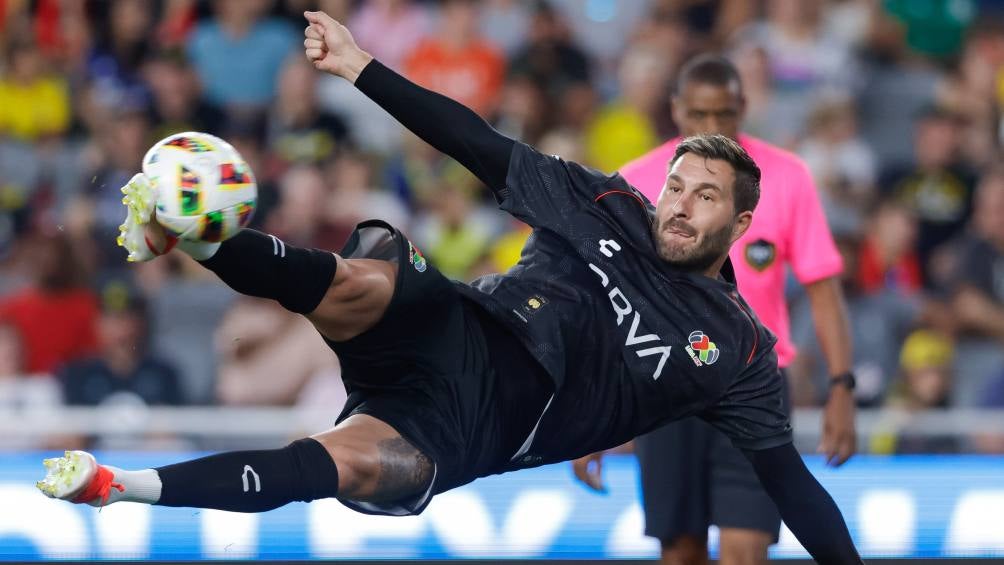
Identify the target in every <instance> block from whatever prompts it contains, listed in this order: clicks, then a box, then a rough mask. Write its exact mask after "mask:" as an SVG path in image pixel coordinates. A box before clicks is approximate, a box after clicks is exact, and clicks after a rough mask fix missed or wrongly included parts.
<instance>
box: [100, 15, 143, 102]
mask: <svg viewBox="0 0 1004 565" xmlns="http://www.w3.org/2000/svg"><path fill="white" fill-rule="evenodd" d="M92 6H94V7H95V9H96V10H98V14H97V18H96V20H97V22H98V25H97V26H96V29H97V30H98V31H99V32H100V34H99V35H98V37H97V44H96V45H95V48H94V50H93V52H92V53H91V54H90V57H89V58H88V61H87V78H88V80H89V82H90V85H91V87H92V88H94V89H95V91H96V93H97V95H98V96H99V98H100V99H101V100H102V103H103V104H104V105H105V106H109V107H117V106H123V105H128V106H130V107H132V108H145V107H146V106H147V105H148V103H149V98H150V94H149V88H148V86H147V84H146V83H145V82H144V81H143V80H142V78H143V77H142V76H141V73H140V70H141V67H142V63H143V61H144V60H145V59H146V57H147V56H148V55H149V53H150V50H151V44H152V38H153V35H154V34H153V14H152V12H151V10H150V7H149V6H148V5H147V3H146V2H143V1H142V0H114V1H113V2H102V3H94V4H92Z"/></svg>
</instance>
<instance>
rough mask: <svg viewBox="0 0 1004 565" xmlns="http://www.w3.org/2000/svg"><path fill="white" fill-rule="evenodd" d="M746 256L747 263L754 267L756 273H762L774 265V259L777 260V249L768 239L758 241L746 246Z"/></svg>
mask: <svg viewBox="0 0 1004 565" xmlns="http://www.w3.org/2000/svg"><path fill="white" fill-rule="evenodd" d="M744 255H745V257H746V263H748V264H749V266H750V267H753V269H754V270H755V271H760V272H762V271H764V270H766V269H767V267H770V266H771V265H773V264H774V259H776V258H777V248H776V247H774V244H773V243H771V242H769V241H767V240H766V239H758V240H756V241H751V242H750V243H747V244H746V251H745V253H744Z"/></svg>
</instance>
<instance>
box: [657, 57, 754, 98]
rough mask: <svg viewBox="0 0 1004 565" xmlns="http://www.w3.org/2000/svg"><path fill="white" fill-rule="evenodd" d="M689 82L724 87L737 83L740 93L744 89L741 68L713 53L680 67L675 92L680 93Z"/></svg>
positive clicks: (675, 93)
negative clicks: (740, 74)
mask: <svg viewBox="0 0 1004 565" xmlns="http://www.w3.org/2000/svg"><path fill="white" fill-rule="evenodd" d="M688 82H697V83H701V84H711V85H714V86H720V87H723V88H727V87H728V86H730V85H732V84H735V85H736V86H738V87H739V92H740V93H742V91H743V81H742V79H741V78H739V70H738V69H736V66H735V65H733V64H732V61H729V60H728V59H726V58H725V57H722V56H721V55H714V54H711V53H705V54H703V55H698V56H696V57H694V58H693V59H691V60H689V61H687V62H686V64H684V65H683V67H681V68H680V73H679V75H677V78H676V85H675V86H674V88H673V94H674V95H678V94H680V92H681V91H682V90H683V86H684V85H685V84H687V83H688Z"/></svg>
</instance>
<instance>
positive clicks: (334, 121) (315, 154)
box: [266, 56, 349, 171]
mask: <svg viewBox="0 0 1004 565" xmlns="http://www.w3.org/2000/svg"><path fill="white" fill-rule="evenodd" d="M317 77H318V73H317V71H316V70H314V68H313V67H312V66H311V65H310V64H309V63H308V62H307V61H306V60H304V59H303V57H302V56H296V57H291V58H290V59H288V60H287V61H286V64H285V65H284V66H283V69H282V72H281V73H280V74H279V95H278V97H277V98H276V100H275V102H274V103H273V104H272V105H271V106H270V108H269V115H268V123H267V128H268V129H267V132H266V135H267V149H268V151H269V152H270V153H272V155H273V156H274V158H275V160H276V161H278V163H279V164H280V171H281V170H282V169H284V168H286V167H288V166H289V165H291V164H294V163H305V164H310V165H316V164H320V163H321V162H322V161H324V160H325V159H327V158H328V156H330V155H332V154H335V153H336V152H337V151H339V150H341V149H343V146H344V145H345V144H346V143H348V135H349V132H348V128H347V127H346V125H345V122H343V121H342V120H341V118H339V117H338V116H337V115H335V114H331V113H329V112H326V111H324V110H321V109H320V108H319V107H318V105H317Z"/></svg>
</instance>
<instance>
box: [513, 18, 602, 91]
mask: <svg viewBox="0 0 1004 565" xmlns="http://www.w3.org/2000/svg"><path fill="white" fill-rule="evenodd" d="M589 64H590V61H589V58H588V57H587V56H586V53H585V52H584V51H583V50H582V49H581V48H580V47H579V46H578V45H576V44H575V43H574V42H573V41H572V39H571V36H570V34H569V30H568V26H567V25H566V24H565V22H564V20H563V19H562V18H561V15H560V14H558V13H557V12H556V11H555V10H554V8H552V7H551V5H550V4H548V3H547V2H545V1H541V2H538V3H536V5H535V7H534V10H533V16H532V19H531V20H530V25H529V33H528V34H527V38H526V44H524V45H521V46H520V47H519V48H517V49H516V52H515V53H514V55H513V57H512V64H511V68H510V73H511V74H512V75H513V76H517V77H529V78H530V80H532V81H533V82H534V83H535V84H537V85H540V86H541V88H543V89H544V92H545V93H546V95H547V96H549V97H551V98H553V99H555V100H560V99H561V97H562V95H563V94H564V92H565V90H566V89H568V88H570V87H572V86H576V85H582V84H588V83H589V82H590V80H591V78H592V76H591V72H590V71H591V69H590V66H589Z"/></svg>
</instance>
